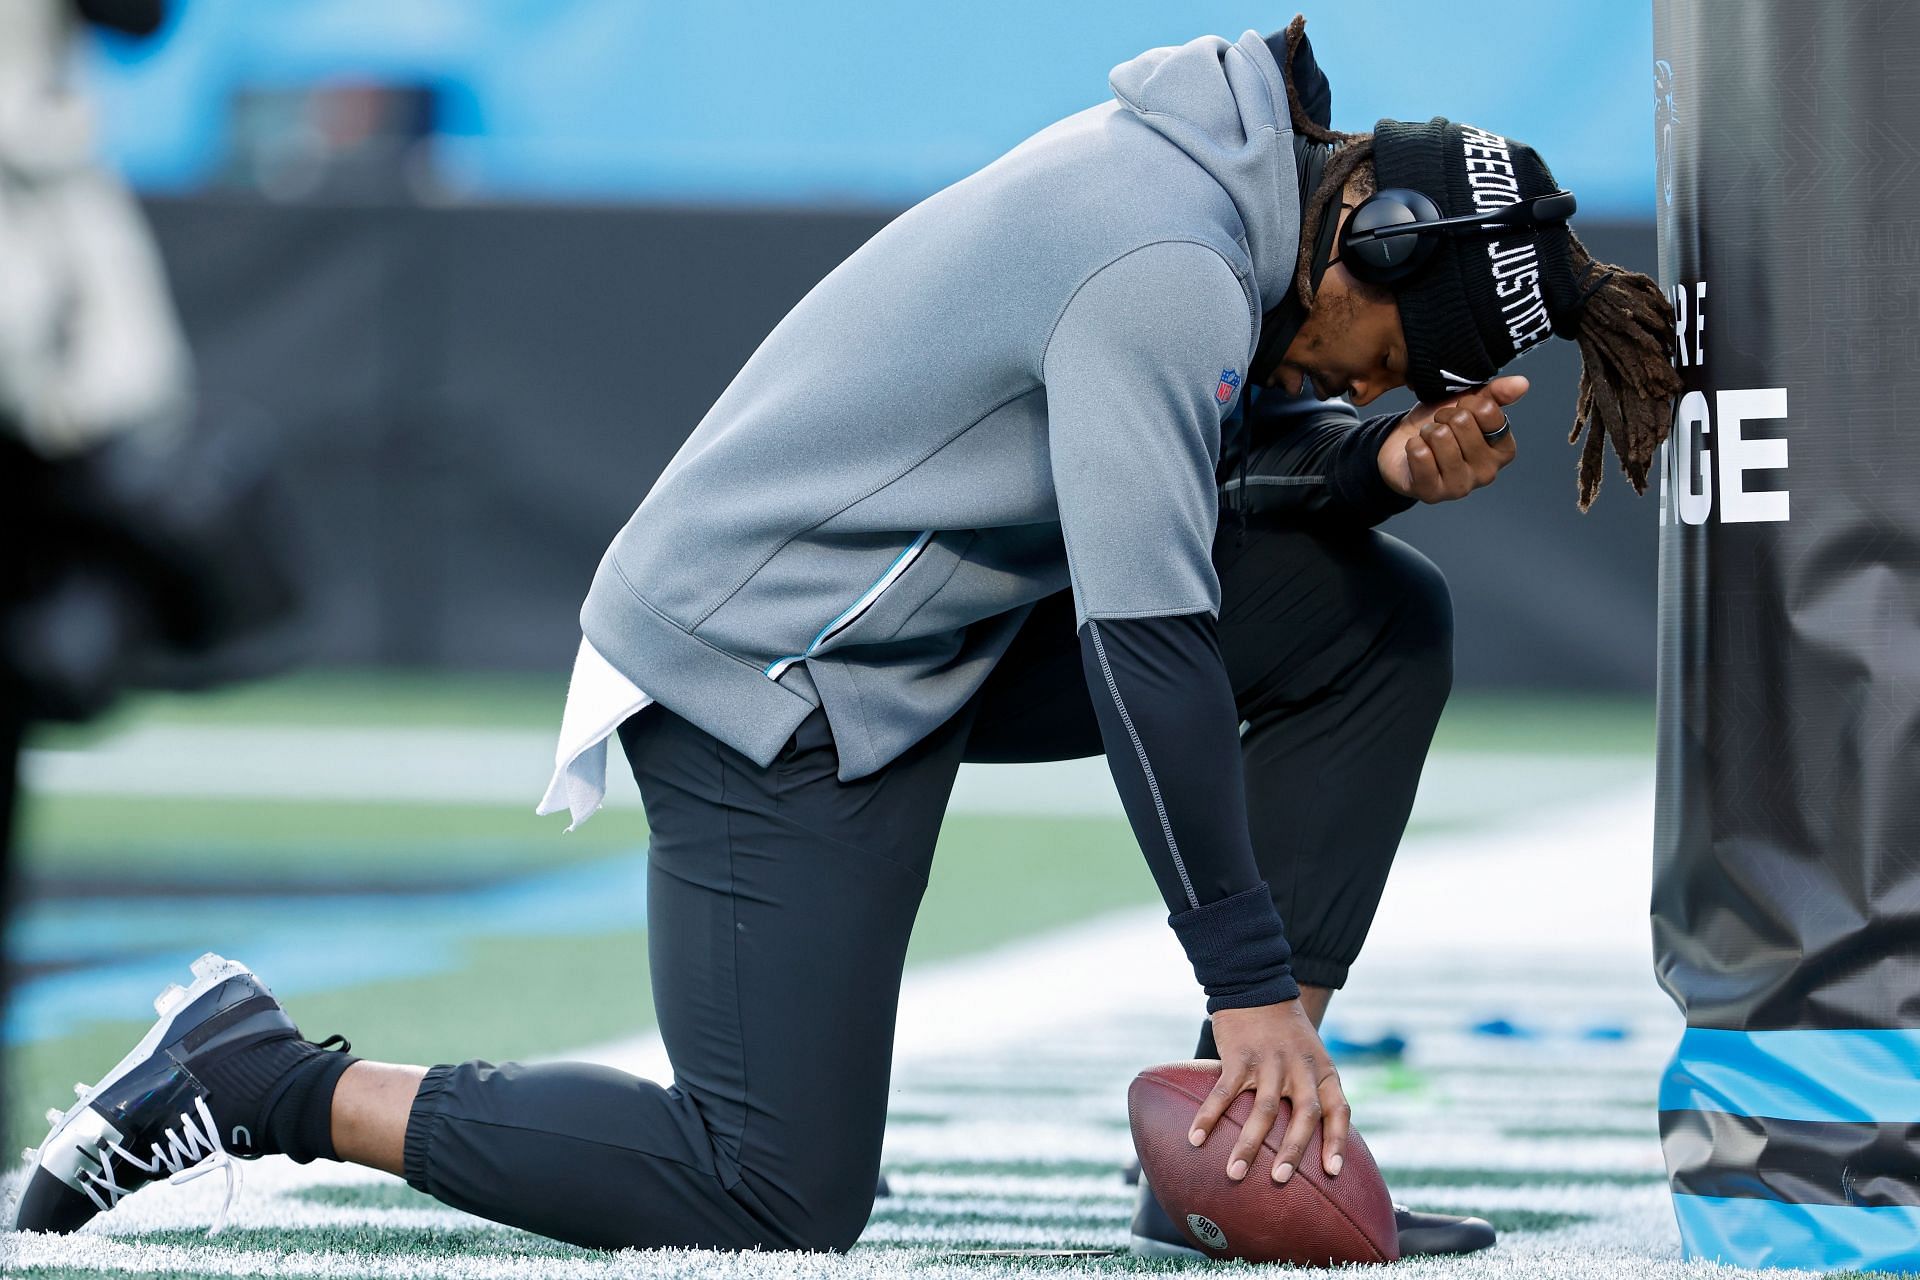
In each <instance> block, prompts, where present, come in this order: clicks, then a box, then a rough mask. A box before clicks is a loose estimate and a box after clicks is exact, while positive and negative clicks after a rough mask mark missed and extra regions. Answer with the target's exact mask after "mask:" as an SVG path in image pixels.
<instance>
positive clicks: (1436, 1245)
mask: <svg viewBox="0 0 1920 1280" xmlns="http://www.w3.org/2000/svg"><path fill="white" fill-rule="evenodd" d="M1393 1225H1394V1227H1395V1228H1396V1230H1397V1231H1398V1233H1399V1236H1400V1256H1401V1257H1403V1258H1416V1257H1426V1256H1430V1255H1433V1254H1443V1253H1477V1252H1479V1251H1480V1250H1481V1249H1486V1248H1491V1247H1492V1245H1493V1243H1494V1240H1495V1238H1496V1237H1495V1233H1494V1230H1493V1224H1492V1223H1490V1222H1488V1221H1486V1220H1485V1219H1484V1218H1455V1217H1451V1216H1449V1215H1447V1214H1444V1213H1416V1212H1414V1211H1413V1210H1412V1209H1409V1208H1407V1207H1406V1206H1405V1205H1403V1204H1396V1205H1394V1206H1393ZM1131 1234H1132V1236H1133V1251H1134V1252H1135V1253H1137V1254H1139V1255H1140V1256H1141V1257H1145V1258H1201V1259H1205V1258H1207V1257H1209V1256H1210V1255H1208V1254H1206V1253H1203V1252H1201V1251H1200V1250H1199V1249H1197V1248H1195V1247H1194V1245H1193V1242H1192V1241H1191V1240H1189V1239H1187V1236H1186V1233H1185V1232H1183V1231H1181V1230H1180V1228H1179V1227H1178V1226H1176V1225H1174V1221H1173V1219H1172V1218H1169V1217H1168V1216H1167V1211H1166V1210H1165V1209H1162V1208H1161V1207H1160V1202H1159V1201H1158V1200H1155V1199H1154V1198H1153V1192H1152V1191H1151V1190H1150V1189H1148V1187H1147V1180H1146V1179H1145V1178H1144V1177H1143V1178H1141V1179H1140V1203H1139V1204H1138V1205H1137V1206H1136V1207H1135V1208H1134V1211H1133V1226H1132V1228H1131Z"/></svg>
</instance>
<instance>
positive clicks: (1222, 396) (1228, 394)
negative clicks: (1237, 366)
mask: <svg viewBox="0 0 1920 1280" xmlns="http://www.w3.org/2000/svg"><path fill="white" fill-rule="evenodd" d="M1239 385H1240V375H1239V374H1237V373H1235V372H1234V371H1233V370H1231V369H1222V370H1221V371H1220V385H1219V386H1217V387H1215V388H1214V389H1213V398H1214V400H1215V401H1217V402H1218V403H1220V404H1225V403H1226V402H1227V401H1229V400H1231V399H1233V392H1234V389H1235V388H1236V387H1238V386H1239Z"/></svg>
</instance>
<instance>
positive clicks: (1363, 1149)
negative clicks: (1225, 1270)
mask: <svg viewBox="0 0 1920 1280" xmlns="http://www.w3.org/2000/svg"><path fill="white" fill-rule="evenodd" d="M1219 1080H1220V1064H1219V1063H1218V1062H1202V1061H1196V1062H1171V1063H1168V1064H1166V1065H1165V1066H1159V1067H1149V1068H1147V1069H1146V1070H1145V1071H1142V1072H1141V1073H1140V1074H1139V1075H1137V1076H1135V1077H1134V1080H1133V1084H1132V1085H1131V1086H1129V1087H1128V1089H1127V1119H1128V1122H1129V1124H1130V1125H1131V1126H1132V1129H1133V1145H1134V1148H1135V1150H1137V1151H1138V1152H1139V1154H1140V1168H1141V1172H1142V1173H1143V1174H1144V1175H1145V1176H1146V1179H1147V1182H1148V1184H1149V1185H1150V1186H1151V1187H1152V1188H1153V1195H1154V1198H1155V1199H1157V1200H1158V1201H1159V1202H1160V1207H1161V1208H1162V1209H1165V1210H1166V1211H1167V1216H1168V1217H1170V1218H1172V1219H1173V1221H1174V1224H1175V1225H1176V1226H1178V1227H1179V1228H1180V1229H1181V1230H1182V1231H1184V1232H1185V1233H1186V1235H1187V1237H1188V1239H1189V1240H1191V1241H1192V1243H1193V1245H1194V1247H1195V1248H1198V1249H1200V1250H1201V1251H1202V1252H1204V1253H1205V1254H1206V1255H1207V1256H1208V1257H1210V1258H1240V1259H1244V1260H1245V1261H1248V1262H1291V1263H1295V1264H1297V1265H1300V1266H1316V1267H1320V1266H1327V1265H1330V1264H1335V1263H1342V1262H1393V1261H1396V1260H1398V1258H1399V1257H1400V1244H1399V1237H1398V1235H1397V1233H1396V1232H1395V1230H1394V1224H1393V1202H1392V1200H1391V1199H1389V1198H1388V1196H1387V1184H1386V1183H1385V1182H1383V1181H1382V1180H1381V1178H1380V1168H1379V1166H1378V1165H1376V1164H1375V1163H1374V1162H1373V1153H1372V1152H1370V1151H1368V1150H1367V1144H1366V1142H1365V1141H1364V1140H1363V1139H1362V1138H1361V1137H1360V1134H1359V1132H1358V1131H1349V1133H1348V1135H1347V1148H1346V1157H1345V1161H1344V1164H1343V1167H1342V1169H1341V1171H1340V1176H1339V1177H1337V1178H1330V1177H1328V1176H1327V1173H1326V1170H1325V1169H1323V1168H1321V1166H1320V1135H1319V1133H1318V1132H1317V1131H1316V1132H1315V1133H1314V1135H1313V1139H1312V1140H1311V1141H1310V1142H1309V1143H1308V1144H1307V1151H1306V1155H1305V1156H1304V1157H1303V1158H1302V1159H1301V1161H1300V1168H1299V1169H1298V1171H1297V1172H1295V1173H1294V1175H1293V1177H1291V1178H1289V1179H1288V1180H1287V1181H1286V1182H1285V1183H1277V1182H1275V1181H1274V1180H1273V1178H1272V1177H1271V1171H1272V1168H1273V1161H1274V1157H1275V1156H1276V1155H1278V1154H1279V1144H1280V1141H1281V1138H1282V1136H1283V1135H1284V1134H1285V1133H1286V1128H1287V1118H1288V1115H1289V1110H1288V1107H1287V1104H1286V1103H1285V1102H1282V1103H1281V1104H1280V1114H1279V1115H1278V1116H1276V1117H1275V1118H1274V1123H1273V1131H1272V1132H1271V1133H1270V1134H1268V1135H1267V1138H1266V1140H1265V1141H1264V1142H1263V1143H1262V1144H1261V1152H1260V1155H1259V1156H1258V1157H1257V1158H1256V1159H1255V1160H1254V1162H1253V1168H1252V1169H1251V1170H1249V1171H1248V1173H1247V1176H1246V1178H1245V1179H1243V1180H1242V1181H1240V1182H1234V1181H1233V1180H1231V1179H1230V1178H1228V1177H1227V1157H1228V1154H1229V1153H1230V1152H1231V1151H1232V1150H1233V1145H1234V1143H1236V1142H1238V1141H1239V1139H1240V1127H1241V1125H1243V1124H1245V1123H1246V1121H1247V1116H1248V1115H1249V1114H1250V1113H1251V1112H1252V1110H1253V1103H1254V1095H1253V1094H1252V1093H1251V1092H1247V1093H1243V1094H1241V1095H1240V1096H1239V1097H1238V1098H1236V1099H1235V1100H1234V1103H1233V1105H1232V1106H1231V1107H1229V1108H1228V1109H1227V1114H1226V1115H1225V1116H1223V1117H1221V1120H1220V1123H1219V1124H1217V1125H1215V1126H1214V1129H1213V1132H1212V1133H1211V1134H1209V1135H1208V1136H1207V1141H1206V1143H1205V1145H1203V1146H1199V1147H1196V1146H1193V1145H1192V1144H1191V1143H1189V1142H1188V1141H1187V1133H1188V1131H1190V1130H1191V1129H1192V1128H1193V1116H1194V1113H1195V1112H1196V1111H1198V1110H1199V1109H1200V1104H1201V1103H1202V1102H1204V1101H1205V1100H1206V1097H1207V1095H1208V1094H1209V1093H1210V1092H1212V1090H1213V1087H1214V1086H1215V1085H1216V1084H1218V1083H1219Z"/></svg>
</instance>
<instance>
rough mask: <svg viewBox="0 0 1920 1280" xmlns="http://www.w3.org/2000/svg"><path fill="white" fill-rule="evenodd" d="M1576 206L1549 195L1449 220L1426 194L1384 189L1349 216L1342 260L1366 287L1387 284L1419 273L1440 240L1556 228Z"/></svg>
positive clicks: (1566, 197)
mask: <svg viewBox="0 0 1920 1280" xmlns="http://www.w3.org/2000/svg"><path fill="white" fill-rule="evenodd" d="M1575 207H1576V206H1575V201H1574V198H1573V193H1572V192H1571V191H1550V192H1548V193H1547V194H1545V195H1540V196H1534V197H1532V198H1531V199H1528V200H1521V201H1517V202H1515V203H1513V204H1508V205H1502V206H1500V207H1499V208H1497V209H1490V210H1487V211H1485V212H1480V213H1468V214H1461V215H1459V216H1457V217H1452V218H1448V217H1443V216H1441V213H1440V207H1439V206H1438V205H1436V204H1435V203H1434V202H1433V200H1432V199H1431V198H1430V197H1429V196H1427V195H1426V193H1424V192H1421V191H1415V190H1413V189H1411V188H1408V187H1387V188H1385V189H1384V190H1380V191H1376V192H1374V193H1373V194H1372V195H1370V196H1368V197H1367V198H1366V199H1365V200H1362V201H1361V202H1360V204H1359V206H1358V207H1357V208H1356V209H1354V211H1353V213H1352V214H1351V215H1349V216H1348V218H1347V221H1346V225H1345V226H1343V227H1342V228H1341V230H1340V261H1341V262H1343V263H1345V264H1346V267H1347V270H1348V271H1350V272H1352V273H1353V275H1354V276H1355V277H1356V278H1358V279H1360V280H1363V281H1365V282H1366V283H1368V284H1377V285H1391V284H1393V283H1395V282H1397V281H1400V280H1403V279H1405V278H1406V277H1408V276H1410V275H1412V274H1413V273H1414V272H1415V271H1417V270H1419V268H1420V266H1421V265H1422V264H1423V263H1425V262H1426V260H1427V259H1428V258H1430V257H1432V256H1433V254H1434V251H1435V250H1436V249H1438V248H1439V247H1440V242H1441V240H1443V239H1446V238H1451V237H1457V236H1472V235H1493V234H1498V233H1500V232H1503V231H1512V230H1526V229H1532V228H1537V227H1551V226H1560V225H1562V224H1564V223H1565V222H1566V221H1567V220H1568V219H1569V218H1571V217H1573V213H1574V209H1575ZM1409 237H1411V239H1409Z"/></svg>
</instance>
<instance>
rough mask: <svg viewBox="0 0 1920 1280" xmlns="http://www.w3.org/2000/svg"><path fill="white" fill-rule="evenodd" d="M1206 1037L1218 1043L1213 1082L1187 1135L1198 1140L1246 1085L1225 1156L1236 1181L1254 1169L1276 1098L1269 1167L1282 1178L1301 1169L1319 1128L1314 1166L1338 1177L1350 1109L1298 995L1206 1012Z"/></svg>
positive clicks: (1196, 1143) (1277, 1179) (1277, 1178)
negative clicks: (1209, 1023)
mask: <svg viewBox="0 0 1920 1280" xmlns="http://www.w3.org/2000/svg"><path fill="white" fill-rule="evenodd" d="M1213 1042H1214V1044H1215V1045H1217V1046H1218V1047H1219V1049H1220V1083H1219V1084H1218V1085H1216V1086H1215V1087H1214V1090H1213V1092H1212V1093H1211V1094H1209V1095H1207V1100H1206V1101H1205V1102H1203V1103H1201V1104H1200V1111H1199V1114H1197V1115H1195V1116H1194V1118H1193V1132H1191V1133H1189V1134H1188V1135H1187V1140H1188V1141H1189V1142H1191V1143H1193V1145H1194V1146H1196V1147H1197V1146H1200V1145H1201V1144H1203V1143H1204V1142H1206V1140H1207V1136H1208V1135H1209V1134H1211V1133H1212V1132H1213V1127H1214V1125H1216V1124H1218V1123H1219V1121H1220V1117H1221V1116H1223V1115H1225V1114H1226V1113H1227V1108H1229V1107H1231V1106H1232V1105H1233V1100H1234V1099H1235V1098H1237V1097H1239V1096H1240V1095H1241V1094H1243V1093H1245V1092H1246V1091H1247V1090H1249V1089H1251V1090H1253V1091H1254V1099H1253V1110H1252V1111H1251V1112H1250V1113H1248V1115H1247V1122H1246V1124H1244V1125H1242V1126H1241V1129H1240V1140H1239V1141H1238V1142H1236V1143H1234V1144H1233V1151H1232V1152H1231V1154H1229V1155H1228V1157H1227V1177H1229V1178H1231V1179H1233V1180H1234V1181H1235V1182H1238V1181H1240V1180H1241V1179H1242V1178H1244V1177H1246V1176H1247V1173H1248V1172H1249V1171H1250V1170H1252V1169H1253V1168H1254V1159H1255V1157H1256V1156H1258V1155H1259V1154H1260V1143H1261V1142H1262V1140H1264V1139H1265V1138H1266V1136H1267V1134H1268V1133H1269V1132H1270V1131H1271V1130H1272V1128H1273V1122H1274V1118H1275V1117H1276V1116H1278V1115H1279V1113H1280V1102H1281V1099H1283V1098H1284V1099H1285V1100H1286V1101H1287V1102H1288V1103H1289V1104H1291V1107H1292V1112H1293V1114H1292V1117H1291V1118H1290V1119H1289V1120H1288V1122H1287V1128H1286V1133H1285V1135H1284V1136H1283V1137H1282V1138H1281V1140H1280V1142H1279V1144H1278V1146H1279V1150H1280V1154H1279V1155H1277V1156H1275V1157H1274V1160H1273V1164H1272V1165H1271V1166H1270V1168H1269V1170H1268V1172H1269V1174H1270V1176H1271V1177H1272V1178H1273V1180H1274V1181H1275V1182H1285V1181H1286V1180H1287V1179H1289V1178H1291V1177H1292V1176H1293V1173H1294V1170H1295V1169H1297V1168H1299V1167H1300V1161H1301V1159H1302V1158H1303V1157H1304V1156H1305V1155H1306V1151H1307V1143H1308V1142H1309V1141H1311V1140H1312V1138H1313V1131H1314V1129H1316V1128H1318V1129H1320V1131H1321V1133H1320V1164H1321V1167H1322V1168H1324V1169H1325V1170H1326V1171H1327V1173H1328V1174H1329V1175H1330V1176H1337V1175H1338V1174H1339V1172H1340V1166H1341V1165H1342V1163H1343V1162H1344V1153H1345V1149H1346V1145H1347V1125H1348V1121H1349V1109H1348V1107H1347V1095H1346V1094H1345V1093H1344V1092H1342V1091H1341V1088H1340V1073H1339V1072H1337V1071H1335V1070H1334V1069H1333V1059H1331V1058H1329V1057H1328V1056H1327V1050H1326V1046H1325V1045H1323V1044H1321V1043H1320V1033H1319V1032H1318V1031H1315V1030H1314V1028H1313V1021H1312V1019H1310V1018H1308V1017H1307V1012H1306V1010H1305V1009H1303V1008H1301V1007H1300V1002H1299V1001H1298V1000H1288V1001H1286V1002H1284V1003H1282V1004H1269V1005H1261V1006H1259V1007H1257V1008H1252V1009H1222V1010H1220V1011H1219V1012H1218V1013H1216V1014H1214V1015H1213Z"/></svg>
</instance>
